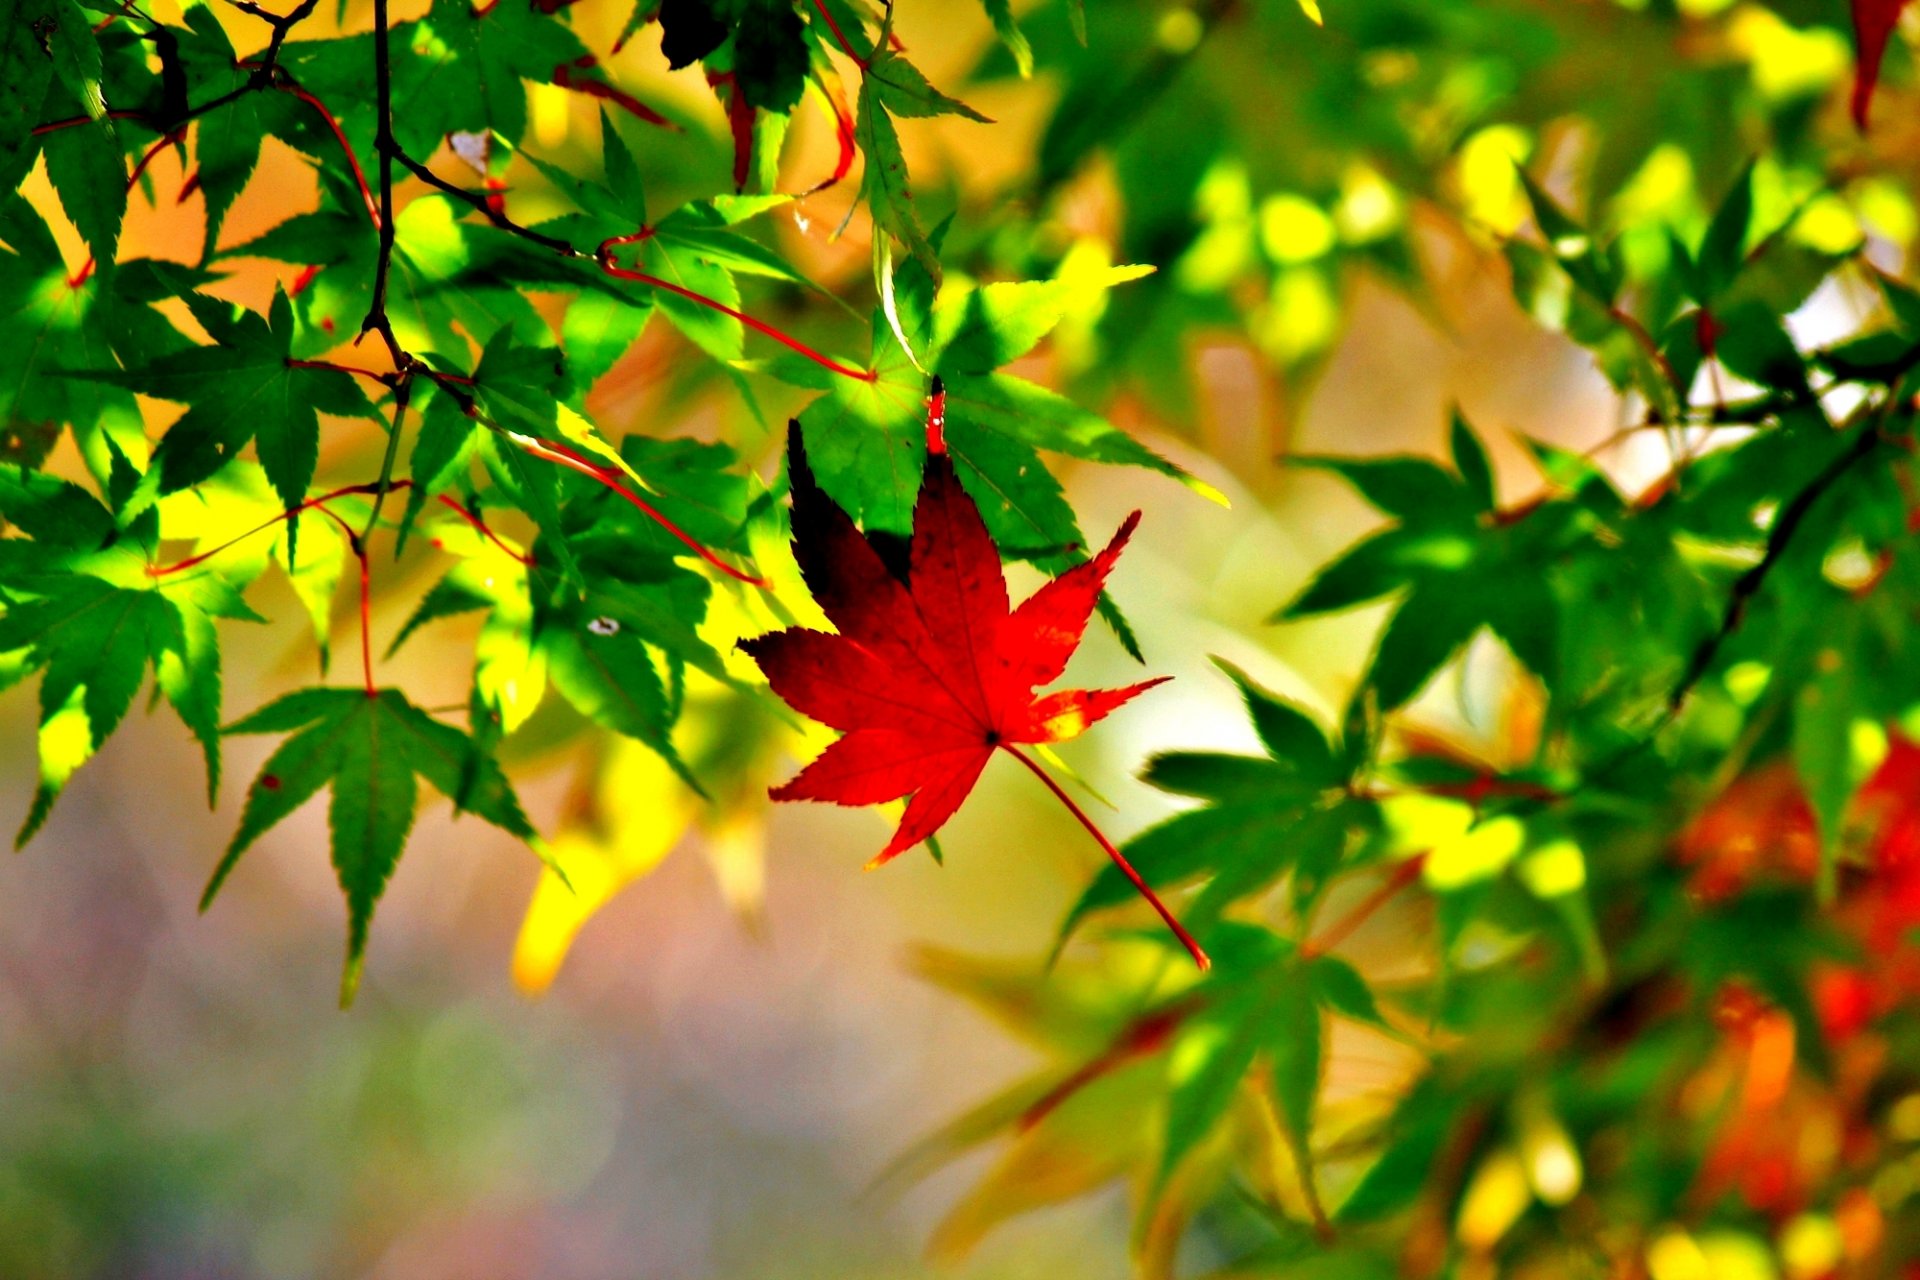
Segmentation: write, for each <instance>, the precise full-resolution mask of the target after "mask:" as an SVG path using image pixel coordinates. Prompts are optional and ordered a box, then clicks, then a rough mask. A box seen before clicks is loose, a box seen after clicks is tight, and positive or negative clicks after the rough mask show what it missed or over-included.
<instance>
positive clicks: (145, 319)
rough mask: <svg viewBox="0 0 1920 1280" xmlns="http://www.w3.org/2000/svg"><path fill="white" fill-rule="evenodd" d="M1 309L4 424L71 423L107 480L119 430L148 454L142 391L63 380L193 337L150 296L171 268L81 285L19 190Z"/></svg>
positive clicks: (8, 201) (1, 229) (0, 414)
mask: <svg viewBox="0 0 1920 1280" xmlns="http://www.w3.org/2000/svg"><path fill="white" fill-rule="evenodd" d="M0 241H4V242H5V245H6V248H5V249H4V250H0V309H4V311H5V313H6V314H7V316H8V317H9V321H10V327H9V334H10V336H11V340H9V341H8V342H6V343H3V344H0V422H3V423H4V425H5V426H6V428H7V430H8V432H9V433H20V432H28V433H30V432H32V431H33V430H34V429H36V428H38V427H41V426H45V425H47V424H56V425H69V426H71V427H72V428H73V431H74V436H75V439H76V441H77V442H78V443H79V445H80V447H81V452H82V454H83V455H84V456H85V457H86V460H87V463H88V465H89V467H91V468H92V470H93V472H94V475H95V476H96V477H101V478H104V476H105V475H106V471H107V453H106V447H105V445H104V443H103V442H104V440H105V439H106V438H107V437H109V436H111V437H112V438H114V439H115V440H116V441H118V442H119V443H120V444H121V446H122V448H123V450H124V451H130V452H134V451H143V450H144V448H145V443H144V442H145V426H144V423H143V422H142V420H141V415H140V410H139V406H138V404H137V403H136V402H135V400H134V397H133V395H132V394H131V393H130V392H128V391H126V390H124V389H122V388H119V387H114V386H108V385H105V384H103V383H100V382H96V381H91V380H86V379H78V378H70V377H62V376H59V371H61V370H63V369H88V368H91V369H106V368H111V367H112V366H113V365H114V363H115V356H116V355H118V356H119V357H120V358H121V359H122V360H126V359H130V358H145V357H148V356H151V355H153V354H157V353H160V352H164V351H167V350H170V349H172V348H173V347H176V346H182V345H184V344H185V340H184V339H182V338H180V336H179V335H178V334H177V333H176V332H175V331H174V330H173V327H172V326H171V325H170V324H168V323H167V322H166V321H165V320H163V319H161V317H160V316H159V313H157V312H155V311H153V310H152V309H151V308H150V307H148V306H146V305H145V303H146V302H148V301H151V300H152V295H153V294H154V293H155V292H157V291H158V290H159V289H160V288H164V287H165V286H164V284H163V283H162V281H163V278H164V276H165V274H166V273H167V272H168V271H169V270H171V268H169V267H159V268H157V269H156V268H155V266H154V264H150V263H146V262H145V261H144V260H142V261H140V262H128V263H123V264H121V267H120V269H119V270H117V271H115V272H112V273H110V274H109V275H106V276H102V275H101V274H100V273H98V272H96V273H94V275H93V276H92V277H90V278H89V279H87V280H86V281H85V282H83V283H82V284H80V285H79V286H77V287H76V286H74V285H73V284H71V283H70V282H69V281H68V279H67V272H66V268H65V267H64V266H63V265H62V264H61V260H60V251H59V248H58V246H57V245H56V244H55V242H54V239H53V235H52V233H51V232H50V231H49V230H48V229H47V226H46V223H45V222H44V221H43V220H42V219H41V217H40V215H39V213H38V212H37V211H36V210H35V209H34V208H33V206H32V205H30V204H28V203H27V202H26V201H25V200H24V199H22V198H21V197H20V196H19V195H18V194H13V195H8V196H6V197H4V198H0Z"/></svg>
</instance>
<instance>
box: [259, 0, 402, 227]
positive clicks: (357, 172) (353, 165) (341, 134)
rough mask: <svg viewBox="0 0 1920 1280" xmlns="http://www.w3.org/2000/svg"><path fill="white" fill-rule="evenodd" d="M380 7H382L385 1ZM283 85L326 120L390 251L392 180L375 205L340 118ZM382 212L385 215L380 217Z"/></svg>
mask: <svg viewBox="0 0 1920 1280" xmlns="http://www.w3.org/2000/svg"><path fill="white" fill-rule="evenodd" d="M382 7H383V8H384V4H383V5H382ZM380 35H381V39H380V42H379V43H378V44H377V45H376V46H375V47H376V48H378V49H381V50H383V51H384V50H385V48H386V38H385V37H386V28H385V27H384V26H382V27H381V28H380ZM381 61H382V62H383V63H384V62H385V61H386V60H385V58H384V57H383V58H382V59H381ZM282 87H283V88H284V89H285V91H286V92H288V93H290V94H292V95H293V96H294V97H296V98H298V99H300V101H302V102H304V103H306V104H307V105H308V106H310V107H312V108H313V109H314V110H315V111H317V112H319V113H320V118H321V119H322V120H324V121H326V123H327V128H329V129H331V130H332V131H333V137H334V140H335V141H336V142H338V143H339V144H340V150H341V152H342V153H343V154H345V156H346V157H347V167H348V168H349V169H351V170H353V181H354V183H355V185H357V186H358V187H359V188H360V199H361V200H362V201H363V202H364V203H365V204H366V206H367V218H368V219H369V220H370V221H371V222H372V223H373V225H374V226H375V227H376V228H378V229H379V230H380V233H381V237H382V239H383V241H384V242H385V244H386V246H387V249H388V251H389V252H391V250H392V244H393V236H392V233H391V232H390V231H388V230H387V224H389V223H390V222H392V220H393V189H392V184H391V182H390V181H389V182H386V183H383V184H382V188H381V194H382V195H383V196H384V197H385V199H384V200H383V201H382V202H381V204H380V205H379V206H377V207H376V206H375V204H374V202H373V191H372V190H371V189H370V188H369V187H368V186H367V175H366V171H365V170H363V169H362V168H361V167H360V157H359V156H356V155H355V154H353V144H352V143H350V142H348V141H347V134H346V131H345V130H344V129H342V128H341V127H340V121H339V120H338V119H337V118H336V117H335V116H334V114H333V112H332V111H331V110H330V109H329V108H328V107H327V104H326V103H324V102H322V101H320V99H319V98H317V97H315V96H314V95H313V94H311V93H308V92H307V91H306V90H305V89H302V88H301V87H300V86H299V85H297V84H295V83H294V82H293V81H292V80H287V81H286V82H285V84H284V85H283V86H282ZM381 118H382V120H385V118H386V117H385V116H384V115H383V116H382V117H381ZM383 211H384V214H385V216H382V213H383Z"/></svg>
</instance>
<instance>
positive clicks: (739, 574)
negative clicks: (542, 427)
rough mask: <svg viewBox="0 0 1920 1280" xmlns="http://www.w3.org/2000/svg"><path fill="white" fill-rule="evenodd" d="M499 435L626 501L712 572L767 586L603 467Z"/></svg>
mask: <svg viewBox="0 0 1920 1280" xmlns="http://www.w3.org/2000/svg"><path fill="white" fill-rule="evenodd" d="M503 434H504V435H505V436H506V438H507V439H509V440H511V441H512V442H513V443H514V444H515V445H516V446H517V447H519V448H520V449H521V450H522V451H523V452H525V453H527V454H530V455H531V456H533V457H536V458H543V459H545V460H546V461H548V462H554V463H558V464H559V465H560V466H563V467H566V468H567V469H568V470H571V471H577V472H579V473H580V474H581V475H583V476H586V477H588V478H589V479H592V480H596V481H598V482H599V483H601V484H603V485H605V486H606V487H607V488H609V489H611V490H613V491H614V492H615V493H617V494H619V495H620V496H621V497H622V498H624V499H626V500H627V501H628V502H629V503H631V504H633V506H634V507H636V508H638V509H639V511H640V512H641V513H642V514H644V515H645V516H647V517H648V518H649V519H651V520H652V521H653V522H654V523H655V524H657V525H659V526H660V527H661V528H662V529H665V530H666V531H667V532H668V533H670V534H672V535H673V536H674V537H675V538H676V539H678V540H679V541H680V543H681V544H682V545H683V546H685V547H686V548H687V549H688V550H689V551H691V552H693V554H695V555H696V556H699V557H700V558H701V559H702V560H704V561H706V562H707V563H708V564H710V565H712V566H713V567H714V568H716V569H718V570H719V571H720V572H722V573H724V574H726V575H727V576H728V577H729V578H734V579H737V580H739V581H741V582H744V583H747V584H748V585H750V586H755V587H764V586H766V585H767V581H766V579H764V578H759V577H755V576H754V575H753V574H750V573H746V572H743V571H742V570H739V569H736V568H734V567H733V566H732V565H730V564H728V563H727V562H726V561H724V560H722V559H721V558H720V557H719V556H716V555H715V554H713V552H711V551H709V550H708V549H707V548H706V547H704V546H702V545H701V544H700V542H699V541H698V540H697V539H695V538H694V537H693V536H692V535H690V534H688V533H687V532H686V531H685V530H683V529H681V528H680V526H679V525H677V524H675V523H674V522H673V521H671V520H669V519H667V517H666V516H665V515H663V514H662V513H661V511H660V509H659V508H657V507H655V506H654V505H653V504H652V503H650V502H648V501H647V500H646V499H645V498H642V497H641V496H640V495H639V494H637V493H635V492H634V491H633V490H632V489H629V488H628V487H627V486H626V485H625V484H624V483H623V482H622V481H621V480H620V477H619V476H618V474H616V473H615V472H614V471H613V470H612V469H611V468H609V467H603V466H600V465H599V464H598V463H594V462H590V461H588V460H587V459H585V458H583V457H581V456H580V455H579V454H577V453H575V452H574V451H573V450H572V449H569V448H567V447H566V446H565V445H563V444H558V443H556V442H554V441H551V440H535V439H534V438H533V437H532V436H523V435H519V434H516V433H514V432H511V431H509V432H504V433H503Z"/></svg>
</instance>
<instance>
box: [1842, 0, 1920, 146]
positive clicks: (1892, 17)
mask: <svg viewBox="0 0 1920 1280" xmlns="http://www.w3.org/2000/svg"><path fill="white" fill-rule="evenodd" d="M1906 7H1907V0H1853V41H1854V50H1855V56H1856V61H1855V70H1854V73H1853V122H1854V124H1856V125H1858V126H1859V127H1860V129H1861V131H1862V132H1864V131H1865V130H1866V127H1867V112H1868V110H1869V109H1870V108H1871V107H1872V105H1873V90H1874V87H1875V86H1876V85H1878V84H1879V83H1880V62H1881V59H1883V58H1885V57H1886V54H1887V40H1888V39H1889V38H1890V37H1891V36H1892V35H1893V28H1894V27H1895V25H1896V24H1898V23H1899V21H1900V11H1901V10H1902V9H1904V8H1906Z"/></svg>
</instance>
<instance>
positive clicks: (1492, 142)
mask: <svg viewBox="0 0 1920 1280" xmlns="http://www.w3.org/2000/svg"><path fill="white" fill-rule="evenodd" d="M1532 154H1533V138H1532V137H1531V136H1530V135H1529V134H1528V133H1527V131H1526V130H1525V129H1522V128H1519V127H1518V126H1516V125H1510V124H1495V125H1488V126H1487V127H1486V128H1484V129H1481V130H1480V131H1479V132H1477V133H1475V134H1474V135H1473V136H1472V137H1470V138H1468V139H1467V140H1466V142H1465V143H1463V144H1462V145H1461V147H1460V155H1459V158H1458V160H1457V161H1456V168H1455V180H1456V181H1457V182H1458V184H1459V188H1460V205H1461V211H1462V212H1463V213H1465V214H1466V216H1467V220H1468V221H1470V222H1475V223H1478V224H1480V225H1481V226H1483V227H1485V228H1487V229H1488V230H1490V231H1493V232H1495V233H1497V234H1499V235H1502V236H1510V235H1512V234H1513V233H1514V232H1515V231H1518V230H1519V229H1520V225H1521V223H1523V222H1525V221H1526V219H1527V216H1528V208H1527V200H1526V193H1525V191H1524V190H1523V189H1522V188H1521V185H1520V169H1519V166H1520V165H1522V164H1524V163H1525V162H1526V159H1527V157H1528V156H1530V155H1532Z"/></svg>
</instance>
